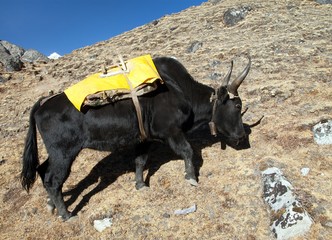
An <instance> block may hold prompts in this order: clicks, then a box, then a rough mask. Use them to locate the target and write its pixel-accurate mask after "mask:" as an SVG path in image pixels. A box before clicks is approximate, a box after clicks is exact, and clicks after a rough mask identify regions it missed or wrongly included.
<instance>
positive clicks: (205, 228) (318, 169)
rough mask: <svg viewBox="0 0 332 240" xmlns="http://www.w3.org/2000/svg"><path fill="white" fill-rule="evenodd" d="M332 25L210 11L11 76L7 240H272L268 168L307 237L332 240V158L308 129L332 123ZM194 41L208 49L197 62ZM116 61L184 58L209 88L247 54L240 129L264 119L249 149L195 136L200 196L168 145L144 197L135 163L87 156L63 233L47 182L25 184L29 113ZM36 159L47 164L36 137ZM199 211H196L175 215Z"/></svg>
mask: <svg viewBox="0 0 332 240" xmlns="http://www.w3.org/2000/svg"><path fill="white" fill-rule="evenodd" d="M213 2H216V3H215V4H214V3H213ZM240 6H249V7H250V8H251V11H249V12H248V14H247V16H246V18H245V19H244V20H243V21H241V22H239V23H238V24H237V25H235V26H233V27H226V26H225V25H224V24H223V22H222V19H223V14H224V12H225V11H226V10H227V9H229V8H233V7H240ZM331 26H332V6H331V5H319V4H316V3H314V2H313V1H300V0H294V1H286V0H283V1H247V0H246V1H243V0H232V1H231V0H224V1H219V2H218V1H210V2H206V3H204V4H202V5H201V6H198V7H192V8H189V9H187V10H185V11H182V12H181V13H178V14H174V15H170V16H165V17H163V18H161V19H159V20H156V21H154V22H152V23H149V24H147V25H144V26H141V27H138V28H136V29H133V30H132V31H129V32H126V33H124V34H122V35H119V36H117V37H114V38H112V39H109V40H106V41H102V42H99V43H97V44H95V45H93V46H87V47H85V48H82V49H78V50H75V51H73V52H72V53H71V54H68V55H66V56H64V57H63V58H61V59H59V60H55V61H52V62H50V63H48V64H34V65H29V66H26V69H25V70H24V71H21V72H17V73H13V74H11V80H10V81H8V82H5V83H3V84H1V85H0V93H1V98H0V102H1V104H0V109H1V111H0V129H1V133H0V136H1V137H0V157H1V159H0V160H1V163H0V169H1V171H0V187H1V188H0V196H1V201H0V238H1V239H273V236H272V234H271V233H270V230H269V221H270V214H269V212H268V211H267V209H268V208H267V206H266V205H265V204H264V201H263V200H262V183H261V176H260V169H262V168H263V167H265V166H276V167H279V168H280V169H281V170H282V171H283V172H284V174H285V175H286V177H287V178H288V179H289V180H290V181H291V182H292V184H293V186H294V187H295V188H296V191H297V194H298V196H299V197H300V200H301V202H302V203H303V204H304V206H305V207H306V209H307V210H308V212H309V213H310V214H311V216H312V217H313V218H314V221H315V223H314V225H313V227H312V228H311V231H310V232H309V233H308V234H307V235H306V236H305V237H304V239H329V237H328V236H332V229H331V225H332V186H331V180H332V179H331V178H332V150H331V146H322V145H321V146H319V145H317V144H315V143H314V141H313V136H312V132H311V128H312V126H313V125H314V124H316V123H318V122H319V121H320V120H324V119H328V118H331V113H332V98H331V96H332V71H331V65H332V45H331V36H332V27H331ZM193 43H200V44H198V45H197V46H198V48H197V49H196V51H195V52H192V51H191V52H190V51H188V48H189V47H190V46H192V44H193ZM119 53H121V54H123V55H124V56H125V57H126V58H130V57H135V56H138V55H141V54H145V53H151V54H152V55H153V56H163V55H167V56H176V57H177V58H178V59H179V60H180V61H181V62H183V64H184V65H185V66H186V67H187V68H188V70H189V72H190V73H191V74H192V75H193V76H194V77H195V79H196V80H197V81H200V82H203V83H205V84H211V85H212V84H217V83H218V78H219V76H220V75H223V74H225V72H226V71H227V69H228V66H229V62H230V61H231V60H232V59H234V60H235V74H236V73H237V72H239V71H240V70H242V69H243V67H244V66H245V64H246V58H245V56H246V54H250V56H251V57H252V61H253V64H252V70H251V72H250V74H249V76H248V77H247V79H246V81H245V82H244V83H243V85H242V86H241V88H240V95H241V97H242V98H243V99H244V105H245V106H248V107H249V111H248V113H246V115H245V116H244V121H245V122H246V123H252V122H254V121H255V120H257V119H258V118H259V117H260V116H261V115H265V118H264V119H263V121H262V123H261V124H260V125H258V126H257V127H255V128H253V129H252V133H251V135H250V143H251V148H249V149H246V150H241V151H236V150H234V149H232V148H229V147H227V148H226V149H221V145H220V143H218V142H215V141H212V140H211V139H200V138H199V137H198V136H195V138H194V139H193V140H192V144H193V146H194V147H195V151H196V152H197V153H199V154H201V155H202V157H203V160H204V162H203V165H202V167H201V169H200V185H199V187H197V188H193V187H190V186H188V184H187V183H186V182H185V181H184V180H183V169H184V166H183V165H184V164H183V161H182V160H181V159H178V157H176V156H174V155H173V154H172V153H170V151H169V150H168V149H167V148H165V147H163V146H159V145H158V146H156V147H155V149H154V151H153V154H152V156H151V158H150V164H149V170H147V171H146V172H145V174H146V175H148V176H149V178H150V179H149V181H150V189H148V190H146V191H136V190H135V187H134V182H133V179H134V173H133V163H132V155H131V154H130V153H122V154H109V153H105V152H96V151H91V150H84V151H83V152H82V153H81V154H80V155H79V157H78V158H77V160H76V161H75V163H74V165H73V167H72V174H71V175H70V178H69V179H68V180H67V182H66V184H65V186H64V190H65V191H66V192H67V194H66V199H67V201H68V203H69V205H70V206H69V209H70V210H79V212H78V216H79V219H78V220H76V221H75V222H72V223H62V222H61V221H60V220H58V219H56V218H55V217H54V216H51V215H49V214H48V213H47V211H46V209H45V204H46V193H45V191H44V188H43V187H42V184H41V182H40V181H39V180H38V181H37V183H36V184H35V186H34V188H33V189H32V191H31V193H30V194H29V195H28V194H27V193H25V192H24V191H23V190H22V189H21V186H20V183H19V173H20V169H21V165H20V158H21V154H22V149H23V144H24V138H25V134H26V131H27V127H28V125H27V124H28V116H29V110H30V108H31V106H32V104H33V103H34V102H35V100H36V99H37V98H38V97H40V96H42V95H47V94H48V91H49V90H53V91H55V92H57V91H63V90H64V89H65V88H66V87H67V86H69V85H71V84H73V83H74V82H77V81H79V80H80V79H82V78H83V77H84V76H86V75H87V74H90V73H92V72H95V71H97V70H98V69H99V68H100V66H101V65H102V64H103V63H104V62H106V63H107V64H111V63H112V60H113V59H116V56H117V54H119ZM212 76H213V77H214V78H212ZM215 78H217V79H216V80H213V79H215ZM39 149H40V157H41V159H45V157H46V151H45V149H44V148H43V145H42V141H41V140H40V139H39ZM169 159H171V161H170V160H169ZM303 167H308V168H310V172H309V174H308V175H307V176H302V175H301V172H300V170H301V169H302V168H303ZM73 189H74V190H75V191H73V192H71V191H70V190H73ZM193 204H196V205H197V211H196V212H195V213H192V214H188V215H185V216H175V215H174V214H173V212H174V210H176V209H178V208H186V207H189V206H192V205H193ZM104 216H110V217H112V219H113V225H112V227H111V228H109V229H107V230H105V231H104V232H102V233H99V232H97V231H96V230H95V229H94V228H93V225H92V223H93V220H94V219H97V218H101V217H104ZM300 239H303V238H300Z"/></svg>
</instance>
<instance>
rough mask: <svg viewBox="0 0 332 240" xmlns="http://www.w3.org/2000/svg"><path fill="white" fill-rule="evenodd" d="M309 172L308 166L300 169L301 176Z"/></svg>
mask: <svg viewBox="0 0 332 240" xmlns="http://www.w3.org/2000/svg"><path fill="white" fill-rule="evenodd" d="M309 172H310V168H307V167H305V168H302V169H301V174H302V176H307V175H308V174H309Z"/></svg>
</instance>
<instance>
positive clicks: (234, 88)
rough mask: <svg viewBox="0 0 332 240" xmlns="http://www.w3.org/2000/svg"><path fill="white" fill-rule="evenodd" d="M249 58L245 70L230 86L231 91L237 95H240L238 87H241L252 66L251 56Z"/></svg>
mask: <svg viewBox="0 0 332 240" xmlns="http://www.w3.org/2000/svg"><path fill="white" fill-rule="evenodd" d="M248 58H249V63H248V65H247V66H246V68H245V69H244V70H243V72H242V73H241V74H240V75H239V76H238V77H237V78H236V79H235V80H234V81H233V82H232V84H231V85H230V86H229V92H230V93H232V94H234V95H235V96H238V95H239V94H238V92H237V89H238V88H239V87H240V85H241V83H242V82H243V80H244V79H245V78H246V76H247V75H248V73H249V70H250V66H251V58H250V57H248Z"/></svg>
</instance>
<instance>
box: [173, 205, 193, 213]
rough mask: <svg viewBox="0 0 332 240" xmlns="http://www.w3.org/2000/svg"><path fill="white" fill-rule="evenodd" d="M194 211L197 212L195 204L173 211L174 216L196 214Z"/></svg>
mask: <svg viewBox="0 0 332 240" xmlns="http://www.w3.org/2000/svg"><path fill="white" fill-rule="evenodd" d="M196 210H197V207H196V204H194V205H192V206H191V207H189V208H184V209H178V210H175V211H174V214H175V215H185V214H188V213H193V212H196Z"/></svg>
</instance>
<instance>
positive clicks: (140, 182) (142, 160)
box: [135, 143, 150, 190]
mask: <svg viewBox="0 0 332 240" xmlns="http://www.w3.org/2000/svg"><path fill="white" fill-rule="evenodd" d="M149 146H150V145H149V143H141V144H139V145H137V146H136V151H135V153H136V156H137V157H136V158H135V165H136V170H135V181H136V184H135V187H136V189H137V190H140V189H142V188H145V187H147V186H146V184H145V182H144V179H143V171H144V167H145V164H146V161H147V159H148V150H149Z"/></svg>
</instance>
